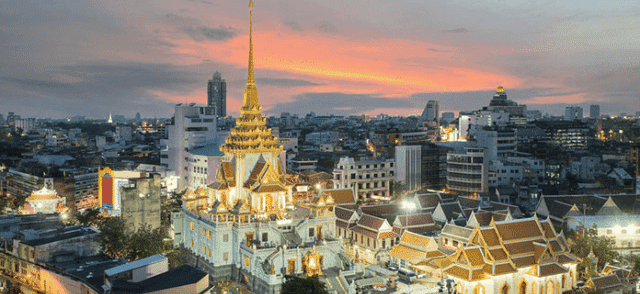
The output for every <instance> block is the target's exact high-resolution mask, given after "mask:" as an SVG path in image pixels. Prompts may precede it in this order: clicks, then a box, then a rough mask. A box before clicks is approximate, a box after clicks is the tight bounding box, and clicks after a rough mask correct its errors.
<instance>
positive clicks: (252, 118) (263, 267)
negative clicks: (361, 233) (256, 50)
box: [172, 1, 356, 292]
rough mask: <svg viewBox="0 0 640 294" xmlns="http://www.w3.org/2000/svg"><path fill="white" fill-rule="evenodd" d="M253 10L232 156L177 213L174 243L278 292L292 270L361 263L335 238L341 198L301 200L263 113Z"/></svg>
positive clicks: (216, 272) (219, 269)
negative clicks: (294, 192)
mask: <svg viewBox="0 0 640 294" xmlns="http://www.w3.org/2000/svg"><path fill="white" fill-rule="evenodd" d="M249 7H250V8H253V1H250V3H249ZM249 17H250V25H249V66H248V77H247V85H246V88H245V92H244V100H243V103H242V107H241V108H240V116H239V117H238V118H237V120H236V126H235V127H234V128H233V129H232V130H231V134H230V136H229V137H228V138H227V139H226V141H225V142H224V144H223V145H221V146H220V151H222V152H223V153H224V156H223V158H222V160H221V162H220V166H219V168H218V169H217V171H215V183H212V184H209V185H207V186H202V187H199V188H197V189H195V191H193V190H187V191H186V192H185V193H184V196H183V198H182V200H183V208H182V210H181V211H180V212H175V213H173V215H172V227H173V228H172V229H173V237H174V243H175V245H178V246H183V247H185V248H188V249H190V250H191V251H192V252H193V253H194V254H196V255H197V256H198V257H199V258H200V260H201V261H205V264H204V265H201V267H203V269H204V270H206V271H208V272H209V274H210V276H211V277H212V278H223V279H228V278H229V277H231V278H232V279H235V280H239V281H241V282H243V283H245V284H246V285H247V286H248V287H249V289H250V290H252V291H254V292H273V291H278V290H279V289H280V287H281V284H282V283H283V282H284V280H285V275H307V276H312V275H321V276H322V275H325V274H326V272H327V270H329V269H335V270H332V272H338V271H340V272H341V274H342V276H345V275H350V274H354V273H355V271H356V266H354V264H353V263H352V262H351V260H350V259H349V258H348V257H347V255H346V254H345V253H344V252H343V249H342V248H341V245H342V244H341V241H340V240H338V239H335V238H334V237H335V236H336V235H335V232H336V229H335V223H336V222H335V216H334V214H333V207H334V199H333V198H332V197H328V196H327V195H323V196H317V197H316V199H314V201H312V202H311V203H309V204H307V205H303V206H298V207H296V206H294V203H293V199H292V188H293V184H292V183H290V182H288V181H287V180H286V179H285V170H284V166H285V165H284V159H285V157H284V156H285V154H284V151H283V148H282V146H279V145H278V144H277V143H276V138H275V137H274V136H273V135H272V133H271V129H269V128H267V127H266V120H265V117H263V116H262V107H260V102H259V99H258V89H257V87H256V85H255V73H254V63H253V12H252V11H250V12H249ZM334 278H336V279H339V277H334ZM343 279H344V278H343Z"/></svg>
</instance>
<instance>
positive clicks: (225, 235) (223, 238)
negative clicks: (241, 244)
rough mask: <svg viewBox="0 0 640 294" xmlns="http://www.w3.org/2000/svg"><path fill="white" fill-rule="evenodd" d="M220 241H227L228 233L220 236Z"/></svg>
mask: <svg viewBox="0 0 640 294" xmlns="http://www.w3.org/2000/svg"><path fill="white" fill-rule="evenodd" d="M222 241H224V242H229V234H224V237H222Z"/></svg>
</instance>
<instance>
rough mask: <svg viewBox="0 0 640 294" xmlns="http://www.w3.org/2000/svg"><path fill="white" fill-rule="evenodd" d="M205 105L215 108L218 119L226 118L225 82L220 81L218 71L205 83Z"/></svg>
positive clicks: (220, 77)
mask: <svg viewBox="0 0 640 294" xmlns="http://www.w3.org/2000/svg"><path fill="white" fill-rule="evenodd" d="M207 105H208V106H215V107H216V115H217V116H218V117H225V116H227V82H226V81H225V80H223V79H222V76H221V75H220V73H219V72H218V71H216V72H215V73H214V74H213V79H211V80H209V83H207Z"/></svg>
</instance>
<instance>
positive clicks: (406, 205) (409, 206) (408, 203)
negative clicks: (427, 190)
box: [402, 200, 416, 227]
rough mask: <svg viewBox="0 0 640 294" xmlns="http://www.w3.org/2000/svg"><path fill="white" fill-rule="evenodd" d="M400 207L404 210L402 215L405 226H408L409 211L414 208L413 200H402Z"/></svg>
mask: <svg viewBox="0 0 640 294" xmlns="http://www.w3.org/2000/svg"><path fill="white" fill-rule="evenodd" d="M402 209H403V210H405V211H406V214H405V216H404V222H405V226H407V227H408V226H409V223H408V222H409V213H411V212H412V211H413V210H414V209H416V204H415V203H414V202H413V201H407V200H403V201H402Z"/></svg>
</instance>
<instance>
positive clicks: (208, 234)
mask: <svg viewBox="0 0 640 294" xmlns="http://www.w3.org/2000/svg"><path fill="white" fill-rule="evenodd" d="M207 238H208V239H209V240H211V231H209V230H207Z"/></svg>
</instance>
